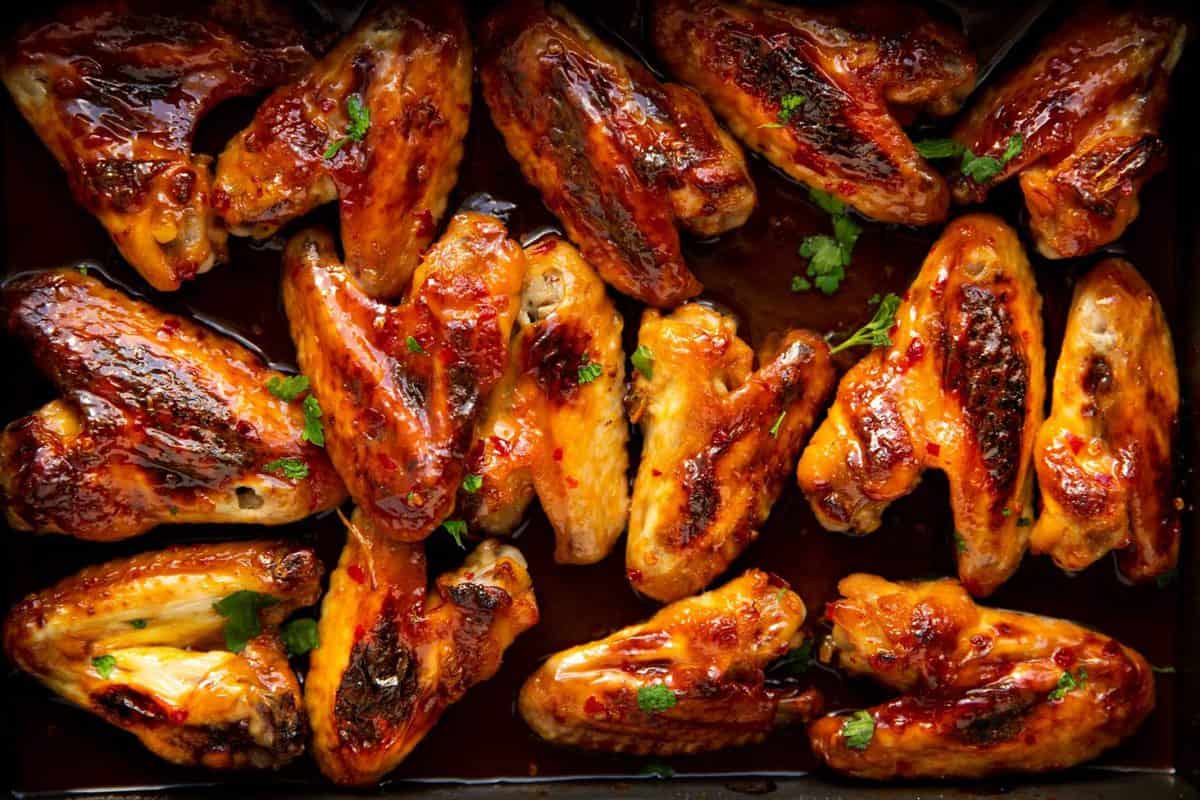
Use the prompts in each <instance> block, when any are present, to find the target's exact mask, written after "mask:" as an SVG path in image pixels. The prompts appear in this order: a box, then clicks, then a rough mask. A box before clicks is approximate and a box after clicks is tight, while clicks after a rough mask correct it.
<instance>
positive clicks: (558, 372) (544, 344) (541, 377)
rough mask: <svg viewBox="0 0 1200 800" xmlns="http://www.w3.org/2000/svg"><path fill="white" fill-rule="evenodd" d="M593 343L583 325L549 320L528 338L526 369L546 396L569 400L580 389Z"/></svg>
mask: <svg viewBox="0 0 1200 800" xmlns="http://www.w3.org/2000/svg"><path fill="white" fill-rule="evenodd" d="M591 343H592V334H591V332H590V331H588V330H587V329H586V328H584V327H583V326H582V325H575V324H572V323H569V322H559V321H557V320H554V319H546V320H545V321H543V322H541V323H539V324H538V325H537V326H536V327H535V328H534V333H533V335H532V336H530V337H529V338H528V339H526V342H525V352H524V354H523V368H524V370H525V372H526V373H527V374H529V375H532V376H533V379H534V381H535V382H536V383H537V386H538V389H539V390H540V391H541V392H542V394H543V395H545V396H546V398H548V399H549V400H551V401H553V402H556V403H560V404H561V403H565V402H567V401H568V400H570V399H572V398H573V397H574V396H575V394H576V392H577V391H578V390H579V367H580V365H581V364H582V363H583V357H584V355H586V354H587V352H588V347H589V345H591Z"/></svg>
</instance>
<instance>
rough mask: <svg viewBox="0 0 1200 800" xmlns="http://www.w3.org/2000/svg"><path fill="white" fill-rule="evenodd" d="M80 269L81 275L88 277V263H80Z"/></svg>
mask: <svg viewBox="0 0 1200 800" xmlns="http://www.w3.org/2000/svg"><path fill="white" fill-rule="evenodd" d="M78 269H79V274H80V275H82V276H83V277H85V278H86V277H87V273H88V265H87V264H80V265H79V267H78Z"/></svg>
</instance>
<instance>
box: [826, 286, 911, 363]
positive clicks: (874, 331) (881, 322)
mask: <svg viewBox="0 0 1200 800" xmlns="http://www.w3.org/2000/svg"><path fill="white" fill-rule="evenodd" d="M899 307H900V298H899V297H897V296H896V295H894V294H890V293H889V294H887V295H886V296H884V298H883V299H882V300H880V301H879V308H877V309H875V316H873V317H871V321H870V322H868V323H867V324H866V325H864V326H862V327H861V328H859V329H858V330H857V331H855V332H854V333H853V334H851V335H850V336H849V337H848V338H847V339H845V340H844V341H843V342H842V343H841V344H839V345H837V346H835V347H834V348H833V349H832V350H830V351H829V352H830V353H837V352H840V351H842V350H845V349H846V348H848V347H857V346H858V345H861V344H866V345H870V346H871V347H886V346H888V345H890V344H891V343H892V340H891V337H890V336H889V335H888V333H889V332H890V331H891V329H892V325H894V324H895V323H896V310H897V309H898V308H899Z"/></svg>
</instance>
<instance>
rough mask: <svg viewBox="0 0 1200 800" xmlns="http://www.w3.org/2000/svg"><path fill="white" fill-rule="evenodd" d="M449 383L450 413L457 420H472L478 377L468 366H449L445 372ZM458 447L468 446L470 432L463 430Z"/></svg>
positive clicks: (476, 396)
mask: <svg viewBox="0 0 1200 800" xmlns="http://www.w3.org/2000/svg"><path fill="white" fill-rule="evenodd" d="M446 378H447V380H448V382H449V387H448V388H449V390H450V391H449V401H450V413H451V415H452V416H454V417H455V418H457V419H466V420H470V419H474V417H475V412H476V410H477V409H478V408H479V376H478V375H477V374H476V373H475V370H474V369H473V368H472V367H471V366H470V365H469V364H463V363H459V364H451V365H450V367H449V368H448V369H447V370H446ZM460 433H461V434H462V435H461V436H460V439H461V440H462V441H461V442H460V445H461V446H462V447H463V448H465V447H468V446H470V441H471V431H470V430H468V429H463V430H462V431H461V432H460Z"/></svg>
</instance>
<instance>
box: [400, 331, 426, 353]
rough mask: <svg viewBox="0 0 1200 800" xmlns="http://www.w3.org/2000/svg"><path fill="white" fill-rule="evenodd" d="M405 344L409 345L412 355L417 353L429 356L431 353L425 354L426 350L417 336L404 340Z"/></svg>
mask: <svg viewBox="0 0 1200 800" xmlns="http://www.w3.org/2000/svg"><path fill="white" fill-rule="evenodd" d="M404 343H405V344H406V345H408V352H410V353H417V354H419V355H423V356H427V355H429V353H426V352H425V348H424V347H421V343H420V342H418V341H417V337H415V336H409V337H408V338H407V339H405V340H404Z"/></svg>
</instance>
